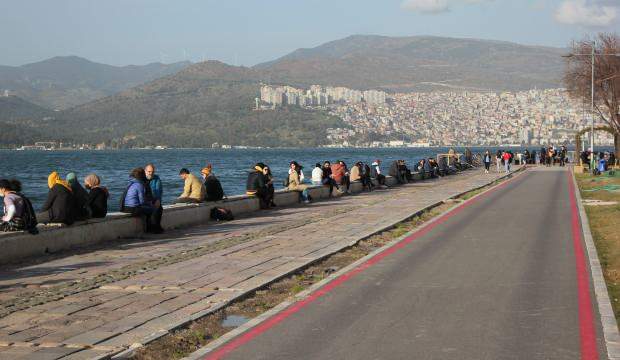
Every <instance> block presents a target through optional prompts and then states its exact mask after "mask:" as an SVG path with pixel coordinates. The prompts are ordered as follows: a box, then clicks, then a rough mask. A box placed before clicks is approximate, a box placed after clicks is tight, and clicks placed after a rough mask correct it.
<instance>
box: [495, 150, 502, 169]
mask: <svg viewBox="0 0 620 360" xmlns="http://www.w3.org/2000/svg"><path fill="white" fill-rule="evenodd" d="M502 154H503V153H502V151H501V150H497V152H496V153H495V165H496V167H497V172H498V173H500V172H501V171H502Z"/></svg>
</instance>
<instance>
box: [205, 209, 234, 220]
mask: <svg viewBox="0 0 620 360" xmlns="http://www.w3.org/2000/svg"><path fill="white" fill-rule="evenodd" d="M210 217H211V219H212V220H215V221H231V220H234V219H235V217H234V216H233V213H232V211H230V210H229V209H225V208H220V207H214V208H211V216H210Z"/></svg>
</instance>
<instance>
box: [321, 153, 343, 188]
mask: <svg viewBox="0 0 620 360" xmlns="http://www.w3.org/2000/svg"><path fill="white" fill-rule="evenodd" d="M322 170H323V177H322V179H321V183H322V184H323V185H324V186H329V196H330V197H331V196H332V193H333V192H334V187H335V188H336V190H337V191H338V192H341V191H340V186H339V185H338V183H337V182H336V180H334V175H333V174H332V164H331V163H330V162H329V161H325V162H324V163H323V169H322Z"/></svg>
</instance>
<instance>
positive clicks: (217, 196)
mask: <svg viewBox="0 0 620 360" xmlns="http://www.w3.org/2000/svg"><path fill="white" fill-rule="evenodd" d="M200 174H201V175H202V179H203V180H204V184H205V188H206V189H207V197H206V198H205V201H219V200H222V199H223V198H224V189H222V184H221V183H220V181H219V180H218V179H217V177H215V175H214V174H213V166H212V165H211V164H209V165H207V167H205V168H203V169H202V170H200Z"/></svg>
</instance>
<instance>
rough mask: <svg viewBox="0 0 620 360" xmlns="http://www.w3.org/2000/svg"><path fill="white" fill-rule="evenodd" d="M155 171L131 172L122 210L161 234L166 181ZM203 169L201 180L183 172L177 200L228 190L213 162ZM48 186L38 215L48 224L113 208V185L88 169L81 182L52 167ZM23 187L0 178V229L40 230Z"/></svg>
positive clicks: (66, 222) (90, 216)
mask: <svg viewBox="0 0 620 360" xmlns="http://www.w3.org/2000/svg"><path fill="white" fill-rule="evenodd" d="M155 171H156V170H155V165H153V164H147V165H146V166H144V167H138V168H135V169H133V170H132V171H131V173H130V174H129V181H128V183H127V186H126V188H125V190H124V192H123V194H122V196H121V201H120V210H121V212H124V213H128V214H131V215H132V216H139V217H142V218H144V226H145V229H144V230H145V231H146V232H150V233H161V232H162V231H163V228H162V226H161V219H162V215H163V206H162V199H163V186H162V181H161V179H160V178H159V176H158V175H157V174H156V173H155ZM200 173H201V175H202V181H201V180H200V179H199V178H198V177H196V176H195V175H193V174H191V173H190V171H189V170H187V169H185V168H183V169H181V171H179V176H180V177H181V179H182V180H183V181H184V188H183V193H182V194H181V195H180V196H179V197H178V198H177V199H176V200H175V201H174V202H175V203H199V202H203V201H218V200H222V199H223V198H224V190H223V189H222V185H221V183H220V181H219V180H218V179H217V177H215V175H214V174H213V172H212V166H211V165H208V166H207V167H205V168H203V169H202V170H201V172H200ZM47 186H48V188H49V191H48V194H47V198H46V200H45V203H44V204H43V206H42V207H41V209H40V212H39V217H43V218H45V222H46V223H50V224H64V225H72V224H73V223H74V222H76V221H80V220H87V219H96V218H105V217H106V215H107V213H108V199H109V197H110V194H109V192H108V189H107V188H106V187H104V186H102V185H101V179H100V178H99V176H97V174H89V175H88V176H86V177H85V178H84V179H83V184H82V183H80V181H79V180H78V177H77V175H76V174H75V173H73V172H70V173H68V174H67V175H66V176H65V179H62V178H61V177H60V175H59V174H58V173H57V172H56V171H53V172H52V173H50V174H49V176H48V178H47ZM21 190H22V186H21V183H20V182H19V181H17V180H7V179H0V196H1V197H3V198H4V215H3V216H2V219H1V221H0V231H3V232H8V231H23V230H27V231H30V232H32V233H36V232H37V229H36V226H37V223H38V221H37V213H36V212H35V211H34V209H33V207H32V203H31V202H30V200H29V199H28V197H26V196H25V195H24V194H23V193H22V192H21Z"/></svg>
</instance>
